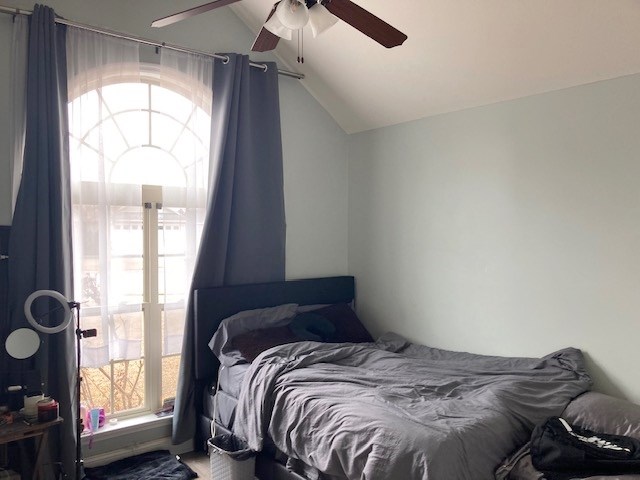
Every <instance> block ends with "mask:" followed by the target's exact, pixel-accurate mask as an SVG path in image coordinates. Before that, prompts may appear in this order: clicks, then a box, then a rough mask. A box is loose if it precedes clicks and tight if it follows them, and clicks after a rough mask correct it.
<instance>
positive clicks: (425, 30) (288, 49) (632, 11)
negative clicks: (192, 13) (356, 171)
mask: <svg viewBox="0 0 640 480" xmlns="http://www.w3.org/2000/svg"><path fill="white" fill-rule="evenodd" d="M354 1H355V3H357V4H359V5H360V6H362V7H363V8H365V9H367V10H369V11H370V12H372V13H374V14H375V15H377V16H379V17H381V18H383V19H384V20H386V21H387V22H388V23H390V24H392V25H393V26H395V27H396V28H398V29H399V30H401V31H403V32H404V33H406V34H407V35H408V36H409V39H408V40H407V41H406V42H405V43H404V45H402V46H400V47H396V48H393V49H386V48H384V47H382V46H380V45H379V44H377V43H375V42H374V41H373V40H371V39H369V38H368V37H366V36H364V35H362V34H360V33H359V32H358V31H356V30H355V29H353V28H352V27H350V26H349V25H347V24H345V23H344V22H339V23H338V24H337V25H335V26H334V27H332V28H331V29H330V30H328V31H326V32H325V33H323V34H322V35H320V36H319V37H317V38H315V39H314V38H312V36H311V33H310V31H308V30H307V31H305V37H304V59H305V62H304V64H297V63H296V56H297V51H296V45H297V43H296V41H295V40H292V41H289V42H288V41H284V40H281V41H280V42H279V45H278V48H277V50H276V55H277V57H278V61H279V63H280V64H281V65H282V66H283V67H285V68H288V69H291V70H296V71H299V72H302V73H304V74H305V75H306V78H305V79H304V80H303V81H302V83H303V84H304V86H305V88H307V89H308V90H309V92H310V93H311V94H312V95H313V96H314V97H315V98H316V99H317V100H318V101H319V102H320V103H321V104H322V105H323V106H324V107H325V108H326V109H327V111H328V112H329V113H330V114H331V115H332V116H333V118H335V120H336V121H337V122H338V124H339V125H340V126H341V127H342V128H343V129H344V130H345V131H346V132H348V133H353V132H359V131H363V130H368V129H373V128H378V127H383V126H387V125H393V124H397V123H401V122H405V121H409V120H414V119H418V118H423V117H426V116H429V115H434V114H439V113H444V112H451V111H455V110H460V109H464V108H469V107H474V106H479V105H485V104H489V103H494V102H498V101H503V100H509V99H513V98H518V97H523V96H527V95H532V94H536V93H542V92H547V91H551V90H557V89H561V88H566V87H571V86H575V85H580V84H585V83H591V82H594V81H598V80H604V79H609V78H614V77H618V76H622V75H627V74H632V73H638V72H640V48H639V47H640V0H608V1H603V0H354ZM203 3H204V2H203ZM273 3H274V0H242V1H241V2H239V3H236V4H234V5H233V6H231V7H224V8H231V9H233V11H234V12H235V13H236V14H237V15H238V16H239V17H240V19H241V20H242V21H243V22H244V23H245V24H246V25H247V26H248V27H249V28H250V29H251V30H252V31H253V32H255V33H257V32H258V31H259V29H260V27H261V26H262V23H263V22H264V20H265V19H266V17H267V15H268V14H269V12H270V10H271V8H272V6H273ZM205 15H216V12H215V11H213V12H210V13H207V14H205ZM307 28H308V27H307ZM294 38H295V37H294ZM639 87H640V86H639Z"/></svg>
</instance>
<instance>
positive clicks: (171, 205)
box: [158, 48, 213, 356]
mask: <svg viewBox="0 0 640 480" xmlns="http://www.w3.org/2000/svg"><path fill="white" fill-rule="evenodd" d="M212 83H213V59H211V58H208V57H203V56H199V55H192V54H186V53H182V52H176V51H173V50H169V49H166V48H163V49H161V51H160V73H159V86H160V87H161V88H160V89H159V91H160V92H163V94H164V95H169V96H170V97H171V98H162V97H161V98H160V101H167V102H172V103H173V104H174V105H180V106H181V107H180V108H179V109H176V113H175V115H176V118H175V119H173V121H174V122H179V123H180V124H181V129H180V131H177V130H173V131H174V132H175V133H174V134H173V135H168V136H167V138H166V139H165V141H166V144H167V147H166V148H167V151H169V152H171V154H172V155H173V156H174V158H175V159H176V160H177V162H178V163H179V164H180V166H181V169H182V173H183V174H182V176H181V177H180V178H179V179H176V181H175V183H174V184H173V185H164V186H163V193H162V198H163V209H162V212H161V214H160V215H159V218H158V223H159V238H158V241H159V246H160V249H161V251H160V258H159V275H160V278H159V284H160V294H161V296H162V298H161V302H163V303H164V313H163V317H162V321H163V325H162V332H163V338H162V354H163V355H165V356H166V355H176V354H179V353H180V352H181V349H182V337H183V332H184V319H185V311H186V302H187V299H188V296H189V288H190V286H191V276H192V274H193V268H194V264H195V260H196V255H197V251H198V245H199V242H200V236H201V233H202V226H203V224H204V217H205V205H206V201H207V190H208V186H209V179H208V174H209V163H210V162H209V137H210V133H211V102H212V89H213V85H212ZM185 85H190V88H189V89H185V88H184V86H185Z"/></svg>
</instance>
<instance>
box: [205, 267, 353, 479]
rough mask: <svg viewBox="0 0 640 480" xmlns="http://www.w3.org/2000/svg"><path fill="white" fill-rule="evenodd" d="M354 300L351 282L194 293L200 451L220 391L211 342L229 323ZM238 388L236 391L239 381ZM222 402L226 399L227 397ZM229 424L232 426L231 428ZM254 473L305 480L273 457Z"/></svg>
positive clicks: (314, 281) (308, 281)
mask: <svg viewBox="0 0 640 480" xmlns="http://www.w3.org/2000/svg"><path fill="white" fill-rule="evenodd" d="M354 298H355V280H354V278H353V277H351V276H339V277H324V278H314V279H303V280H294V281H287V282H271V283H262V284H252V285H240V286H232V287H213V288H199V289H196V290H195V291H194V321H195V325H194V333H195V335H194V337H195V344H194V361H195V377H196V385H195V392H196V393H195V398H196V405H195V407H196V416H197V428H196V442H195V443H196V447H197V448H200V449H205V450H206V440H207V439H208V438H209V437H210V432H211V422H212V420H213V409H214V399H213V394H214V393H215V391H216V386H217V381H218V371H219V368H220V362H219V361H218V359H217V358H216V356H215V355H214V354H213V352H212V351H211V348H210V347H209V341H210V340H211V337H212V336H213V335H214V333H215V332H216V330H217V329H218V326H219V325H220V323H221V322H222V321H223V320H224V319H225V318H228V317H230V316H232V315H234V314H236V313H238V312H241V311H245V310H252V309H257V308H264V307H275V306H278V305H283V304H290V303H295V304H298V305H331V304H350V303H353V302H354ZM241 368H242V367H241ZM231 384H233V382H231V383H227V385H225V386H226V390H233V388H234V387H233V386H231ZM235 388H236V389H237V388H238V387H237V379H236V387H235ZM223 396H226V397H228V396H229V395H228V392H225V394H223ZM228 400H229V398H227V401H228ZM231 400H233V399H231ZM223 402H224V400H223ZM222 408H223V409H224V407H222ZM223 413H224V412H223ZM225 423H227V425H228V422H225ZM227 425H218V429H219V431H221V432H224V431H225V427H226V426H227ZM256 469H257V474H258V476H259V478H262V479H274V480H280V479H282V480H285V479H286V480H288V479H292V480H302V478H303V477H301V476H298V475H296V474H293V473H291V472H290V471H288V470H287V469H286V468H285V467H284V466H283V465H282V463H279V462H277V461H274V460H273V459H272V457H271V456H270V455H269V454H261V455H259V456H258V458H257V461H256Z"/></svg>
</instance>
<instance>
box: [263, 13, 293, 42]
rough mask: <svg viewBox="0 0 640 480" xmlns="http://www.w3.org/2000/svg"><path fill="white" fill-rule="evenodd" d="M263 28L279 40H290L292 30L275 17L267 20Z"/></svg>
mask: <svg viewBox="0 0 640 480" xmlns="http://www.w3.org/2000/svg"><path fill="white" fill-rule="evenodd" d="M264 28H266V29H267V30H269V31H270V32H271V33H273V34H274V35H277V36H278V37H280V38H284V39H285V40H291V34H292V30H291V29H290V28H287V27H285V26H284V25H283V24H282V23H281V22H280V20H278V17H276V16H275V15H272V16H271V18H270V19H269V20H267V23H265V24H264Z"/></svg>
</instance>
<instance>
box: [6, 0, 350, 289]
mask: <svg viewBox="0 0 640 480" xmlns="http://www.w3.org/2000/svg"><path fill="white" fill-rule="evenodd" d="M41 3H44V4H47V5H50V6H52V7H53V8H54V9H55V10H56V13H57V14H58V15H61V16H63V17H65V18H67V19H69V20H73V21H76V22H80V23H86V24H90V25H96V26H100V27H103V28H108V29H111V30H116V31H120V32H125V33H129V34H133V35H136V36H141V37H144V38H150V39H155V40H158V41H164V42H167V43H173V44H177V45H183V46H185V47H190V48H194V49H198V50H203V51H209V52H211V51H215V52H237V53H245V54H246V53H248V52H249V50H250V48H251V44H252V43H253V38H254V37H253V34H252V33H251V32H250V31H249V30H248V29H247V27H246V26H245V25H244V24H243V23H242V22H241V21H240V20H239V19H238V18H237V17H236V16H235V15H234V14H233V12H232V11H231V10H230V9H229V8H228V7H226V8H221V9H219V10H217V11H216V12H211V13H209V14H205V15H200V16H199V17H196V18H193V19H189V20H187V21H184V22H182V23H179V24H176V25H173V26H169V27H165V28H163V29H152V28H151V27H149V24H150V23H151V21H152V20H153V19H154V18H156V17H158V16H161V15H166V14H170V13H174V12H175V11H176V10H181V9H185V8H188V7H190V6H195V5H198V4H199V3H202V2H198V1H195V0H194V1H190V2H180V4H179V5H178V4H177V3H176V2H158V1H157V0H136V1H135V2H132V1H126V0H109V1H98V0H49V1H45V2H41ZM3 5H6V6H10V7H15V6H19V7H21V8H23V9H26V10H30V9H32V8H33V3H27V2H16V1H15V0H14V1H11V0H4V1H3ZM10 39H11V16H10V15H2V14H0V111H3V112H7V111H8V109H9V106H10V91H11V89H10V88H9V78H10V74H9V63H10V51H9V48H10ZM251 57H252V59H256V60H260V59H266V60H273V58H272V57H271V56H270V55H267V54H263V55H262V56H259V55H255V54H251ZM280 102H281V112H282V141H283V150H284V173H285V201H286V214H287V231H288V233H287V276H288V277H289V278H301V277H306V276H320V275H336V274H344V273H346V270H347V175H346V173H347V160H346V153H347V138H348V137H347V135H346V134H345V133H344V132H343V131H342V130H341V129H340V128H339V127H338V125H337V124H336V123H335V122H334V120H333V119H332V118H331V117H330V116H329V115H328V114H327V112H326V111H325V110H324V109H323V108H322V107H321V106H320V105H319V104H318V103H317V101H316V100H315V99H314V98H313V97H312V96H311V95H309V94H308V93H307V91H306V90H305V89H304V87H303V86H302V85H301V84H300V81H298V80H295V79H292V78H287V77H282V76H281V77H280ZM9 121H10V119H9V118H8V117H7V116H6V115H3V116H0V172H7V174H5V175H0V224H9V223H10V221H11V189H10V178H9V174H8V172H9V171H10V168H9V166H10V155H9V151H10V143H9V139H8V125H9V123H8V122H9Z"/></svg>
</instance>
